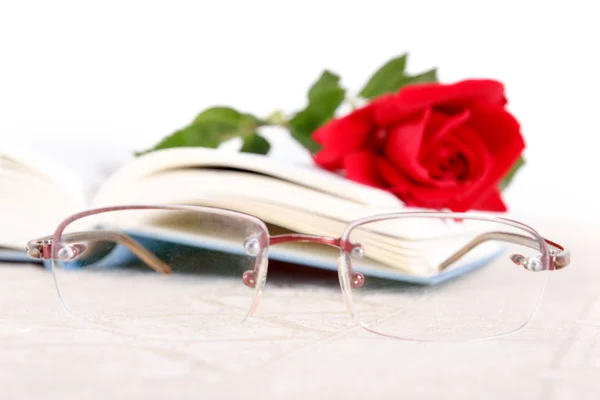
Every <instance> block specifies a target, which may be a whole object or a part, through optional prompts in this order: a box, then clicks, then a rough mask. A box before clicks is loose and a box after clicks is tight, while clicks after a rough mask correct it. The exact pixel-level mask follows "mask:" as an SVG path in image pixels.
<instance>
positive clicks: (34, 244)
mask: <svg viewBox="0 0 600 400" xmlns="http://www.w3.org/2000/svg"><path fill="white" fill-rule="evenodd" d="M128 210H164V211H169V210H170V211H189V212H211V213H217V214H219V215H223V216H231V217H241V218H243V219H245V220H247V221H252V222H253V223H255V224H257V225H258V226H259V227H261V229H262V230H263V232H265V233H266V235H267V238H266V239H268V240H266V241H265V240H264V239H265V238H261V239H263V241H262V242H261V243H260V244H259V245H260V248H259V251H260V252H266V255H267V257H266V258H265V260H264V261H267V266H266V267H265V268H262V269H261V263H262V262H263V260H262V259H261V255H259V254H258V253H257V254H256V255H257V257H256V261H255V265H254V268H253V269H252V270H247V271H245V272H244V273H243V276H242V281H243V283H244V284H245V285H246V286H248V287H250V288H254V289H255V295H254V301H253V304H252V306H251V308H250V311H249V312H248V315H247V316H246V318H247V317H248V316H251V315H252V314H253V313H254V312H255V311H256V309H257V307H258V299H259V298H260V295H261V291H262V287H263V286H264V283H265V280H266V275H267V269H268V250H269V248H270V247H271V246H274V245H277V244H280V243H293V242H296V243H299V242H304V243H315V244H324V245H328V246H333V247H337V248H339V249H340V251H341V256H340V258H338V275H339V279H340V287H341V290H342V293H343V295H344V299H345V301H346V304H347V306H348V311H349V312H350V314H351V316H352V317H354V313H353V311H352V310H351V307H350V304H351V299H350V298H349V293H350V291H351V289H358V288H360V287H362V286H363V285H364V281H365V276H364V275H363V274H362V273H360V272H354V271H353V270H352V265H351V263H350V262H349V261H348V257H349V255H350V254H354V255H357V256H359V257H360V256H361V255H362V253H363V252H364V249H363V248H362V245H360V244H353V243H351V242H350V240H349V236H350V233H351V232H352V231H353V230H354V229H355V228H356V227H358V226H360V225H364V224H368V223H373V222H378V221H383V220H390V219H397V218H409V217H414V218H451V219H459V220H460V219H469V220H480V221H488V222H498V223H502V224H505V225H509V226H512V227H515V228H519V229H522V230H525V231H527V232H528V233H530V234H532V235H533V236H534V237H538V238H541V239H542V241H538V240H535V239H532V238H530V237H527V236H523V235H519V234H516V233H509V232H490V233H486V234H482V235H479V236H477V237H476V238H475V239H473V240H471V242H469V243H467V244H466V245H465V246H463V247H462V248H461V249H459V250H458V251H457V252H455V253H454V254H452V255H451V256H449V257H448V258H447V259H446V260H445V261H443V262H442V263H441V264H440V265H439V267H438V270H439V271H440V272H441V271H442V270H444V269H445V268H447V267H448V266H449V265H451V264H452V263H454V262H455V261H457V260H458V259H460V258H461V257H462V256H463V255H465V254H466V253H468V252H469V251H470V250H471V249H473V248H474V247H476V246H478V245H479V244H481V243H484V242H486V241H488V240H503V241H507V242H512V243H516V244H520V245H523V246H527V247H530V248H532V249H534V250H539V251H540V253H541V257H536V258H535V259H534V260H531V259H528V258H525V257H523V256H520V255H518V254H517V255H512V256H511V261H513V263H515V264H516V265H518V266H519V265H520V266H522V267H524V268H525V269H527V270H529V271H534V272H538V271H554V270H560V269H563V268H565V267H567V266H568V265H570V262H571V252H570V251H569V250H568V249H566V248H565V247H563V246H561V245H559V244H557V243H555V242H553V241H550V240H548V239H545V238H543V237H542V236H541V235H540V234H539V233H538V232H537V231H536V230H534V229H533V228H531V227H529V226H528V225H525V224H523V223H521V222H518V221H514V220H511V219H508V218H504V217H499V216H487V215H481V214H477V213H470V212H446V211H401V212H396V213H385V214H378V215H373V216H367V217H363V218H359V219H356V220H353V221H350V222H348V223H347V224H346V226H345V228H344V230H343V232H342V235H341V236H340V237H337V238H335V237H331V236H324V235H311V234H303V233H287V234H281V235H275V236H271V235H270V234H269V231H268V229H267V227H266V225H265V223H264V221H262V220H261V219H260V218H258V217H256V216H254V215H250V214H247V213H243V212H239V211H235V210H230V209H226V208H219V207H208V206H200V205H184V204H155V205H152V204H143V205H119V206H112V207H103V208H94V209H90V210H86V211H82V212H79V213H76V214H73V215H71V216H70V217H68V218H66V219H65V220H63V221H62V222H61V223H60V224H59V225H58V227H57V228H56V230H55V232H54V234H53V235H51V236H45V237H42V238H38V239H33V240H30V241H29V242H28V243H27V246H26V249H25V250H26V253H27V255H28V256H29V257H30V258H32V259H38V260H61V259H62V260H63V261H64V258H63V257H64V255H63V256H62V257H61V256H60V254H59V253H60V251H61V249H62V247H60V246H54V244H55V243H60V239H61V238H62V237H63V233H64V230H65V228H66V227H67V226H68V225H69V224H71V223H72V222H74V221H77V220H79V219H82V218H85V217H89V216H92V215H97V214H103V213H108V212H114V211H128ZM70 235H72V236H70V238H71V239H73V240H75V241H76V239H77V238H79V237H81V240H90V238H92V239H94V238H96V239H105V240H113V241H116V242H118V243H120V244H123V245H125V246H126V247H127V248H128V249H129V250H130V251H131V252H132V253H133V254H135V255H136V256H138V257H139V258H140V259H141V260H142V261H144V262H145V263H146V264H147V265H148V266H149V267H150V268H152V269H154V270H155V271H157V272H159V273H163V274H169V273H170V272H171V268H170V267H169V266H168V265H166V264H164V263H163V262H162V261H161V260H160V259H158V258H157V257H156V256H155V255H153V254H152V253H151V252H149V251H148V250H146V249H145V248H144V247H143V246H142V245H140V244H139V243H137V242H136V241H135V240H134V239H132V238H130V237H129V236H128V235H126V234H124V233H120V232H113V231H100V232H99V231H87V232H78V233H75V234H70ZM86 235H87V236H86ZM94 236H96V237H94ZM69 251H70V252H71V253H72V257H73V258H75V257H77V256H78V255H81V254H82V252H84V251H85V248H84V247H81V245H77V244H76V245H74V246H73V247H72V248H70V249H69ZM519 257H521V258H519ZM545 265H547V267H546V268H544V266H545Z"/></svg>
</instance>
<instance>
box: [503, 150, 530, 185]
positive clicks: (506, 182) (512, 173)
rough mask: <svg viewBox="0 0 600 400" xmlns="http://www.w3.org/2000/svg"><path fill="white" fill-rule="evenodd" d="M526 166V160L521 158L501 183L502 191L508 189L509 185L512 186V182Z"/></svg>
mask: <svg viewBox="0 0 600 400" xmlns="http://www.w3.org/2000/svg"><path fill="white" fill-rule="evenodd" d="M523 165H525V159H524V158H523V157H520V158H519V159H518V160H517V162H516V163H515V165H513V167H512V168H511V170H510V171H509V172H508V174H506V176H505V177H504V179H502V181H500V185H499V187H500V190H504V189H506V188H507V187H508V185H510V183H511V182H512V180H513V179H514V177H515V175H516V173H517V171H518V170H519V169H520V168H521V167H522V166H523Z"/></svg>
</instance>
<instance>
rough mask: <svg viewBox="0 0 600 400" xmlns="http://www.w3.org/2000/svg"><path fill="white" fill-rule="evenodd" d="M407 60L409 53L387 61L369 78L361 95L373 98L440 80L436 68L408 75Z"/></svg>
mask: <svg viewBox="0 0 600 400" xmlns="http://www.w3.org/2000/svg"><path fill="white" fill-rule="evenodd" d="M407 61H408V54H403V55H401V56H399V57H396V58H394V59H392V60H390V61H388V62H387V63H385V64H384V65H383V67H381V68H379V69H378V70H377V72H375V74H373V76H372V77H371V79H369V81H368V82H367V84H366V85H365V87H364V88H363V89H362V90H361V91H360V93H359V96H361V97H363V98H365V99H372V98H375V97H378V96H381V95H382V94H386V93H396V92H397V91H398V90H400V88H402V87H403V86H406V85H410V84H415V83H430V82H437V81H438V79H437V69H436V68H433V69H430V70H429V71H426V72H423V73H421V74H417V75H413V76H411V75H407V74H406V63H407Z"/></svg>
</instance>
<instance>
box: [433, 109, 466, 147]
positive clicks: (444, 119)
mask: <svg viewBox="0 0 600 400" xmlns="http://www.w3.org/2000/svg"><path fill="white" fill-rule="evenodd" d="M470 116H471V111H470V110H468V109H465V110H462V111H460V112H459V113H456V114H447V113H444V112H441V111H437V110H433V111H432V113H431V116H430V117H429V121H428V123H427V129H426V131H425V136H424V140H423V151H425V152H426V151H427V149H429V148H431V146H434V143H435V142H436V141H440V140H442V139H443V138H444V137H445V136H446V135H449V134H451V132H452V131H453V130H454V129H456V128H458V127H459V126H461V125H463V124H464V123H465V122H467V121H468V120H469V117H470Z"/></svg>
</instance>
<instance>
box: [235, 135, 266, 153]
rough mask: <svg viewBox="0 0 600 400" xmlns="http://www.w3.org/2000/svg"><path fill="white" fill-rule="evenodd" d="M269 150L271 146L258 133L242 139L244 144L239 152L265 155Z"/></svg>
mask: <svg viewBox="0 0 600 400" xmlns="http://www.w3.org/2000/svg"><path fill="white" fill-rule="evenodd" d="M270 149H271V145H270V144H269V142H268V141H267V139H265V138H264V137H262V136H260V135H259V134H258V133H254V134H252V135H249V136H245V137H244V144H243V145H242V149H241V151H242V152H243V153H256V154H267V153H268V152H269V150H270Z"/></svg>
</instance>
